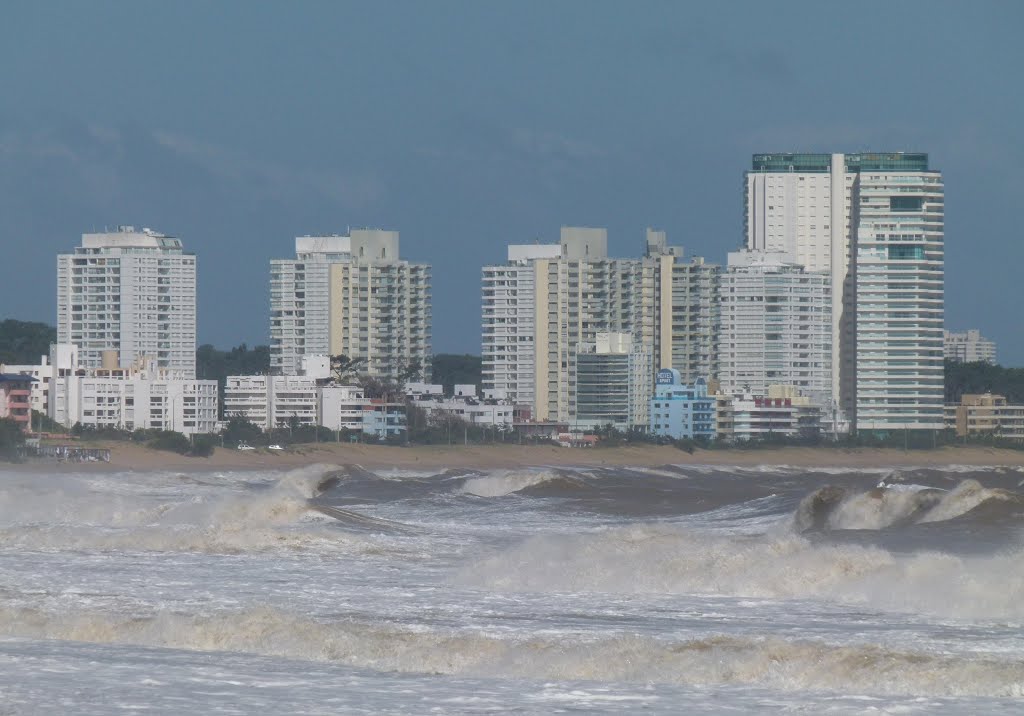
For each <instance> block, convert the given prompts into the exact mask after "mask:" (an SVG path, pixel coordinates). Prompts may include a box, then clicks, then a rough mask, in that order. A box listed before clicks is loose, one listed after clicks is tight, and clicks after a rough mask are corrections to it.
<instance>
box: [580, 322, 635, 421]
mask: <svg viewBox="0 0 1024 716" xmlns="http://www.w3.org/2000/svg"><path fill="white" fill-rule="evenodd" d="M575 359H576V371H575V374H574V379H575V384H574V385H573V389H572V391H571V393H570V400H571V403H570V407H569V420H570V423H571V424H572V426H573V427H574V428H576V429H579V430H588V429H593V428H598V427H604V426H607V425H611V426H612V427H613V428H615V429H616V430H630V429H633V428H639V429H646V428H647V426H648V424H649V422H650V421H649V409H650V404H649V400H650V395H651V384H652V382H653V378H654V376H653V362H652V358H651V354H650V352H649V351H647V350H646V349H645V347H644V346H643V345H640V344H634V343H633V338H632V336H630V335H629V334H628V333H605V332H602V333H598V334H597V336H596V337H595V340H594V342H593V343H578V344H577V345H576V350H575Z"/></svg>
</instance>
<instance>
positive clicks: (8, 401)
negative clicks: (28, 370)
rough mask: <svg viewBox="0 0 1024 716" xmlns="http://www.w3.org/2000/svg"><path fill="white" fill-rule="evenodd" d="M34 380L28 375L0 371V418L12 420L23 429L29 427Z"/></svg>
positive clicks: (30, 424) (30, 423)
mask: <svg viewBox="0 0 1024 716" xmlns="http://www.w3.org/2000/svg"><path fill="white" fill-rule="evenodd" d="M34 382H36V381H35V378H33V377H32V376H30V375H25V374H23V373H3V372H0V420H2V419H8V420H13V421H14V422H16V423H18V424H19V425H20V426H21V429H22V430H25V431H27V430H29V429H30V428H31V426H32V402H31V395H32V384H33V383H34Z"/></svg>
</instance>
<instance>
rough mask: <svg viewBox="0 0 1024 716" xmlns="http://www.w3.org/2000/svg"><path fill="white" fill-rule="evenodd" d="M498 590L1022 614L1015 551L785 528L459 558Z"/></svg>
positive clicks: (560, 542)
mask: <svg viewBox="0 0 1024 716" xmlns="http://www.w3.org/2000/svg"><path fill="white" fill-rule="evenodd" d="M458 579H459V583H461V584H466V585H474V586H479V587H485V588H488V589H493V590H496V591H502V592H606V593H627V594H657V593H664V594H718V595H729V596H737V597H762V598H786V599H789V598H817V599H825V600H828V601H831V602H835V603H843V604H857V605H864V606H868V607H870V608H876V609H888V610H896V611H915V612H927V613H932V614H937V615H942V616H948V617H955V618H981V619H1013V620H1017V619H1024V551H1015V552H1011V553H1008V554H1002V555H997V556H992V557H984V558H982V557H978V558H962V557H955V556H951V555H947V554H942V553H932V552H925V553H916V554H913V555H909V556H897V555H894V554H892V553H890V552H888V551H886V550H883V549H880V548H875V547H861V546H856V545H838V546H837V545H815V544H812V543H811V542H809V541H808V540H806V539H804V538H802V537H799V536H796V535H792V534H779V535H760V536H756V537H742V536H726V535H720V534H718V535H716V534H707V533H697V532H693V531H689V530H687V529H684V528H680V527H676V526H672V525H665V524H658V525H636V526H630V527H622V528H613V529H607V530H603V531H599V532H593V533H589V534H580V535H540V536H536V537H531V538H529V539H527V540H525V541H524V542H521V543H520V544H518V545H516V546H514V547H512V548H510V549H507V550H503V551H501V552H500V553H497V554H495V555H493V556H491V557H488V558H485V559H483V560H481V561H479V562H477V563H476V564H473V565H470V566H468V567H466V568H465V569H464V570H462V572H461V573H460V575H459V578H458Z"/></svg>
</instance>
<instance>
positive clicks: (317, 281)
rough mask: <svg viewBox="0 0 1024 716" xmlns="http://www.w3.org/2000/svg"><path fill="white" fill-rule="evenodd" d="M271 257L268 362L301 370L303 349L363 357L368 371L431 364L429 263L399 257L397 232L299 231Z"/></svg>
mask: <svg viewBox="0 0 1024 716" xmlns="http://www.w3.org/2000/svg"><path fill="white" fill-rule="evenodd" d="M295 250H296V258H295V259H286V260H274V261H271V263H270V366H271V370H272V371H273V372H274V373H277V374H281V375H297V374H299V373H300V369H301V358H302V356H304V355H342V354H344V355H347V356H348V357H349V358H361V359H363V361H364V364H363V370H364V372H366V373H368V374H370V375H373V376H380V377H388V378H395V379H400V378H407V379H408V378H412V379H420V378H423V377H425V376H426V375H427V373H428V372H429V370H430V329H431V307H430V266H429V265H427V264H417V263H410V262H408V261H404V260H401V259H400V258H399V254H398V232H397V231H382V230H378V229H353V230H352V231H351V232H350V235H349V236H324V237H309V236H306V237H299V238H297V239H296V240H295Z"/></svg>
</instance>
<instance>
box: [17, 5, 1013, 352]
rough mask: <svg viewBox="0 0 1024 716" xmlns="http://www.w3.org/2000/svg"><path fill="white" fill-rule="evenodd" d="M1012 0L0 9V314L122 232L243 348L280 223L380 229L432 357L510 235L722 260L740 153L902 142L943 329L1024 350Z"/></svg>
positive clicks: (253, 332) (736, 239) (454, 334)
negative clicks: (933, 211) (192, 275)
mask: <svg viewBox="0 0 1024 716" xmlns="http://www.w3.org/2000/svg"><path fill="white" fill-rule="evenodd" d="M1022 29H1024V3H1020V2H1016V1H1012V0H1007V1H1005V2H971V3H967V2H943V1H935V0H928V1H925V2H912V1H909V0H906V1H903V2H892V1H890V0H886V1H884V2H873V1H870V0H869V1H867V2H857V3H850V2H832V3H823V2H715V3H707V2H702V3H684V2H653V1H644V2H625V1H623V2H599V1H595V0H585V1H579V2H568V1H566V2H557V3H552V2H546V1H545V2H520V1H517V2H503V3H499V2H469V1H466V2H443V1H433V2H412V1H407V2H387V1H376V2H363V3H346V2H309V1H307V2H301V1H299V2H290V3H282V2H253V1H250V0H244V1H231V0H221V1H220V2H215V3H211V2H189V1H187V0H185V1H176V2H173V3H170V2H145V1H142V2H127V1H126V2H102V1H96V2H89V3H81V2H46V3H39V2H34V1H31V0H30V1H24V2H21V1H17V0H15V1H13V2H8V3H5V5H4V13H3V22H2V23H0V98H2V101H0V247H2V248H3V260H2V261H0V318H18V319H20V320H35V321H45V322H47V323H51V324H54V323H55V322H56V296H55V294H56V255H57V254H58V253H61V252H70V251H72V250H73V248H74V247H75V246H76V245H78V244H79V243H80V240H81V234H82V233H83V232H90V231H95V230H102V229H103V228H104V227H114V226H117V225H118V224H134V225H135V226H139V227H141V226H146V227H151V228H153V229H156V230H159V231H162V232H164V233H167V234H170V235H173V236H177V237H179V238H181V239H182V241H183V242H184V243H185V246H186V249H187V250H189V251H192V252H195V254H196V255H197V257H198V259H197V261H198V265H199V289H198V290H199V296H198V305H199V308H198V311H199V340H200V342H201V343H212V344H214V345H215V346H218V347H220V348H228V347H231V346H233V345H237V344H239V343H242V342H245V343H248V344H249V345H256V344H261V343H267V342H268V323H269V318H268V311H269V296H268V280H269V261H270V259H271V258H290V257H294V237H295V236H297V235H306V234H317V233H346V231H347V230H348V228H349V227H379V228H385V229H393V230H398V231H400V232H401V254H402V257H403V258H406V259H409V260H413V261H424V262H428V263H430V264H432V266H433V277H434V285H433V296H434V303H433V316H434V318H433V350H434V352H435V353H447V352H457V353H463V352H468V353H479V351H480V268H481V267H482V266H483V265H485V264H490V263H501V262H503V261H504V258H505V247H506V245H507V244H509V243H532V242H533V241H535V240H540V241H556V240H557V238H558V233H559V228H560V227H561V226H602V227H607V229H608V232H609V251H610V253H611V254H613V255H616V256H623V257H626V256H639V255H640V254H641V251H642V246H643V238H644V230H645V228H646V227H648V226H650V227H655V228H659V229H664V230H666V231H667V232H668V236H669V241H670V242H671V243H673V244H678V245H682V246H683V247H684V248H685V250H686V253H687V254H688V255H696V256H704V257H705V258H706V259H707V260H708V261H709V262H716V263H724V261H725V258H726V254H727V252H728V251H732V250H736V249H737V248H738V247H739V246H740V245H741V243H742V225H743V193H742V182H743V172H744V170H745V169H747V168H749V165H750V157H751V154H753V153H756V152H779V151H855V152H856V151H900V150H903V151H924V152H928V153H929V155H930V162H931V166H932V167H933V168H937V169H940V170H942V172H943V175H944V180H945V187H946V324H947V328H950V329H954V330H963V329H966V328H979V329H981V331H982V333H983V334H984V335H985V336H987V337H988V338H991V339H993V340H995V341H996V342H997V344H998V350H999V362H1000V363H1002V364H1003V365H1015V366H1021V365H1024V330H1022V328H1021V326H1022V322H1021V320H1020V318H1019V317H1018V316H1017V314H1016V306H1017V301H1019V300H1021V299H1022V298H1024V290H1022V289H1021V281H1020V267H1021V266H1024V240H1022V239H1024V236H1022V231H1021V226H1022V224H1021V216H1022V214H1021V203H1022V202H1021V200H1022V199H1024V171H1022V165H1024V132H1022V129H1021V128H1022V127H1024V92H1022V91H1021V74H1022V73H1024V41H1021V39H1020V32H1021V30H1022Z"/></svg>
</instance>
